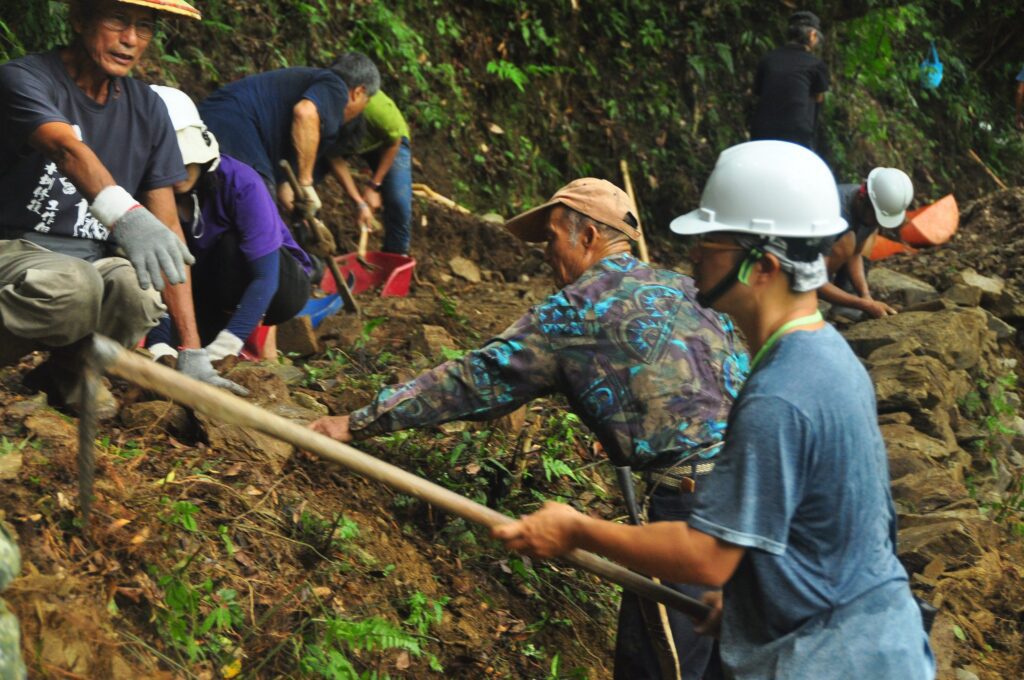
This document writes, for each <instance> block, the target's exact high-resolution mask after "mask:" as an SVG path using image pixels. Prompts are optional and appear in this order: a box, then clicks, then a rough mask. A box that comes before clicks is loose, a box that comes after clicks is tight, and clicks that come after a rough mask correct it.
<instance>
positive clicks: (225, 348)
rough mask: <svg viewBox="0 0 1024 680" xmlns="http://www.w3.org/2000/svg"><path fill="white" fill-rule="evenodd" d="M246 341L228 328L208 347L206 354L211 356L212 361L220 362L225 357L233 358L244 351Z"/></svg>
mask: <svg viewBox="0 0 1024 680" xmlns="http://www.w3.org/2000/svg"><path fill="white" fill-rule="evenodd" d="M243 347H245V341H244V340H242V339H240V338H239V337H238V336H237V335H235V334H234V333H232V332H231V331H229V330H227V329H226V328H225V329H224V330H222V331H221V332H220V333H217V337H216V338H214V339H213V342H211V343H210V344H209V345H207V346H206V353H207V354H209V355H210V361H220V360H221V359H223V358H224V357H233V356H235V355H237V354H238V353H239V352H241V351H242V348H243Z"/></svg>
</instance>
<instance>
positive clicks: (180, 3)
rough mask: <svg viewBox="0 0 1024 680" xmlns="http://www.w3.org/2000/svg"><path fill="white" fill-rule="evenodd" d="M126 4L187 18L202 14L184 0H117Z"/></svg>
mask: <svg viewBox="0 0 1024 680" xmlns="http://www.w3.org/2000/svg"><path fill="white" fill-rule="evenodd" d="M64 1H65V2H71V1H72V0H64ZM117 1H118V2H123V3H125V4H127V5H138V6H140V7H148V8H149V9H155V10H157V11H158V12H168V13H170V14H177V15H178V16H183V17H188V18H189V19H196V20H199V19H202V18H203V15H202V14H201V13H200V11H199V10H197V9H196V8H195V7H193V6H192V5H190V4H188V3H187V2H184V0H117Z"/></svg>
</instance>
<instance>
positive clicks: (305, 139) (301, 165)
mask: <svg viewBox="0 0 1024 680" xmlns="http://www.w3.org/2000/svg"><path fill="white" fill-rule="evenodd" d="M292 145H293V146H294V147H295V162H296V164H297V165H298V168H296V172H297V174H298V179H299V184H302V185H309V184H312V183H313V166H314V165H315V164H316V151H317V148H318V147H319V146H320V112H319V111H317V109H316V104H314V103H313V102H312V101H311V100H309V99H303V100H301V101H300V102H299V103H298V104H296V105H295V106H294V107H293V108H292ZM271 160H273V161H274V162H277V160H278V159H271Z"/></svg>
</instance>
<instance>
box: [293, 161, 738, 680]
mask: <svg viewBox="0 0 1024 680" xmlns="http://www.w3.org/2000/svg"><path fill="white" fill-rule="evenodd" d="M634 210H635V209H634V207H633V204H632V202H631V201H630V200H629V198H628V197H627V196H626V194H625V193H623V192H622V190H620V189H619V188H618V187H616V186H615V185H613V184H611V183H610V182H607V181H605V180H600V179H593V178H585V179H578V180H576V181H574V182H571V183H570V184H568V185H566V186H565V187H563V188H561V189H560V190H559V191H558V192H557V193H556V194H555V195H554V196H553V197H552V198H551V200H550V201H548V202H547V203H545V204H544V205H542V206H540V207H538V208H535V209H533V210H531V211H529V212H526V213H524V214H522V215H520V216H518V217H516V218H515V219H513V220H511V221H510V222H508V224H507V225H506V227H507V228H508V230H509V231H511V232H512V233H513V234H514V235H515V236H517V237H518V238H520V239H522V240H524V241H529V242H547V259H548V262H549V264H550V265H551V268H552V269H553V270H554V273H555V280H556V281H557V283H558V285H560V286H562V289H561V290H559V291H558V292H557V293H555V294H554V295H552V296H550V297H549V298H547V299H546V300H545V301H544V302H543V303H541V304H540V305H538V306H536V307H534V308H532V309H531V310H530V311H528V312H527V313H526V314H524V315H523V316H522V317H521V318H520V319H519V320H518V321H516V322H515V323H513V324H512V325H511V326H510V327H509V328H508V329H506V330H505V331H504V332H503V333H502V334H501V335H499V336H498V337H496V338H494V339H492V340H490V341H489V342H488V343H487V344H485V345H484V346H483V347H481V348H480V349H477V350H474V351H471V352H467V353H466V354H465V356H463V357H462V358H460V359H457V360H454V361H449V362H447V363H444V364H442V365H441V366H438V367H436V368H434V369H432V370H430V371H427V372H426V373H424V374H422V375H420V376H419V377H418V378H415V379H414V380H411V381H409V382H407V383H404V384H402V385H392V386H389V387H386V388H384V390H382V391H381V393H380V394H378V395H377V397H376V399H374V401H373V403H371V404H370V405H369V406H366V407H365V408H362V409H360V410H358V411H356V412H354V413H352V414H351V415H342V416H333V417H326V418H321V419H319V420H317V421H316V422H314V423H313V424H312V425H311V427H312V428H313V429H314V430H317V431H319V432H321V433H323V434H326V435H328V436H331V437H334V438H335V439H338V440H339V441H344V442H347V441H351V440H353V439H356V438H363V437H368V436H372V435H376V434H381V433H384V432H390V431H394V430H401V429H405V428H411V427H427V426H430V425H436V424H439V423H444V422H447V421H451V420H488V419H492V418H496V417H498V416H501V415H503V414H506V413H510V412H511V411H513V410H515V409H516V408H518V407H519V406H521V405H522V404H525V403H526V402H528V401H530V400H531V399H534V398H536V397H541V396H546V395H551V394H557V393H561V394H563V395H565V397H566V398H567V399H568V400H569V404H570V406H571V408H572V410H573V411H574V412H575V413H576V414H577V415H578V416H579V418H580V419H581V420H582V421H583V422H584V423H585V424H586V425H587V427H589V428H590V429H591V430H592V431H593V433H594V435H595V436H596V437H597V439H598V441H599V442H600V444H601V446H602V447H603V448H604V450H605V451H606V452H607V454H608V456H609V457H610V458H611V460H612V461H613V462H614V464H615V465H616V466H618V467H619V468H622V469H625V470H626V471H627V472H628V469H629V468H632V469H634V470H636V471H638V472H641V473H642V474H643V475H644V477H645V480H646V482H647V484H646V495H647V498H646V501H647V505H648V508H649V509H648V516H649V519H650V520H651V521H656V520H659V519H685V518H686V517H687V516H688V515H689V508H690V506H691V505H692V503H693V497H694V494H693V491H694V488H695V487H696V486H697V485H698V484H700V483H701V481H700V480H701V479H702V478H703V476H704V475H706V474H709V473H710V472H711V471H712V470H713V469H714V456H715V454H716V453H717V452H718V450H719V448H720V447H721V444H722V436H723V434H724V431H725V424H726V416H727V414H728V412H729V408H730V406H731V404H732V400H733V398H735V396H736V394H737V393H738V391H739V387H740V384H741V383H742V381H743V379H744V377H745V375H746V371H747V365H748V359H747V356H746V354H745V353H744V351H743V350H742V348H741V345H740V343H739V341H738V340H737V339H736V337H735V336H734V334H733V332H732V326H731V324H730V323H729V322H728V320H727V319H726V318H725V317H723V316H720V315H719V314H717V313H715V312H713V311H710V310H708V309H704V308H702V307H699V306H698V305H697V304H696V302H695V301H694V300H695V298H696V289H695V288H694V284H693V281H692V280H691V279H690V278H689V277H686V276H683V275H681V274H677V273H675V272H671V271H667V270H663V269H653V268H651V267H648V266H647V265H645V264H643V263H642V262H640V261H639V260H637V259H636V258H634V257H633V255H632V254H631V252H630V244H631V241H633V240H635V239H637V238H638V237H639V235H640V233H639V231H638V229H637V219H636V216H635V215H634ZM626 477H627V478H628V475H626ZM631 490H632V489H631V487H629V489H627V491H631ZM678 587H679V588H680V589H681V590H682V591H683V592H686V593H687V594H689V595H691V596H696V597H699V596H700V595H701V594H702V593H703V592H704V590H703V589H700V588H695V587H692V586H678ZM666 624H669V625H670V627H671V630H670V632H671V634H667V633H668V632H667V631H666V629H665V626H666ZM710 654H711V640H710V639H709V638H700V637H699V636H697V635H696V634H695V633H694V630H693V624H692V623H691V622H690V621H689V620H688V619H687V618H686V617H684V616H682V615H677V614H676V613H675V612H666V611H665V610H664V608H662V609H661V611H658V610H657V609H656V608H655V609H651V610H649V611H648V610H646V608H645V606H642V605H641V603H640V601H639V600H638V599H637V598H636V597H635V596H633V595H631V594H629V593H624V594H623V603H622V609H621V612H620V618H619V638H618V643H617V649H616V659H615V666H616V677H617V678H627V677H628V678H634V679H636V678H640V679H642V678H657V679H659V680H660V679H661V678H664V677H679V678H700V677H701V676H702V675H703V674H704V670H705V667H706V666H707V664H708V659H709V656H710Z"/></svg>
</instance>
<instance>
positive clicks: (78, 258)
mask: <svg viewBox="0 0 1024 680" xmlns="http://www.w3.org/2000/svg"><path fill="white" fill-rule="evenodd" d="M151 4H152V3H147V2H135V1H133V0H125V1H124V2H115V1H113V0H101V1H100V2H95V3H79V2H75V3H72V6H71V19H72V25H73V26H74V29H75V36H74V38H73V40H72V42H71V44H70V45H69V46H67V47H64V48H60V49H57V50H54V51H52V52H49V53H45V54H36V55H29V56H26V57H22V58H20V59H16V60H13V61H10V62H7V63H6V64H3V65H0V102H2V104H0V128H2V129H3V130H4V131H5V135H4V136H3V138H2V139H0V319H2V325H0V347H2V350H0V361H3V362H10V361H14V360H17V358H19V357H20V356H22V355H24V354H26V353H28V352H29V351H32V350H35V349H43V350H49V351H50V357H49V359H48V360H47V361H46V362H45V363H44V364H42V365H41V366H40V367H39V368H37V369H36V370H35V371H33V372H32V373H31V374H29V375H28V376H26V384H28V385H29V386H30V387H33V388H38V389H42V390H44V391H46V392H47V394H48V395H49V396H50V399H51V403H55V404H57V405H68V406H71V407H75V405H76V402H77V401H78V399H79V397H80V394H79V381H78V369H79V367H80V360H79V352H80V350H81V348H82V347H83V346H84V345H85V344H87V343H88V342H89V340H90V338H91V336H92V334H93V333H102V334H104V335H109V336H110V337H112V338H113V339H115V340H117V341H118V342H120V343H121V344H123V345H125V346H132V345H134V344H135V343H136V342H138V340H139V339H140V338H141V337H142V336H143V335H144V334H145V332H146V330H147V329H149V328H151V327H153V326H154V325H155V324H156V323H157V321H158V319H159V317H160V315H161V313H162V312H163V311H164V309H165V307H164V303H166V305H167V308H169V309H170V313H171V316H172V318H173V319H174V320H175V322H176V323H177V326H178V328H179V331H180V332H181V337H182V339H183V346H184V349H183V350H182V351H181V353H180V354H179V356H178V368H179V370H181V371H182V372H183V373H186V374H187V375H190V376H192V377H194V378H198V379H201V380H205V381H206V382H209V383H212V384H216V385H220V386H224V387H229V388H235V389H239V388H238V387H237V386H236V385H234V383H230V382H229V381H226V380H224V379H223V378H221V377H220V376H218V375H217V373H216V371H214V369H213V367H212V366H211V364H210V359H209V356H208V355H207V353H206V351H205V350H203V349H202V348H201V347H200V343H199V335H198V333H197V332H196V324H195V313H194V311H193V309H192V296H191V290H190V285H189V282H188V279H187V270H186V266H187V265H188V264H191V263H192V256H191V255H190V254H189V252H188V249H187V248H186V247H185V243H184V238H183V234H182V231H181V227H180V225H179V224H178V216H177V212H176V210H175V205H174V194H173V192H172V190H171V186H172V185H173V184H174V183H175V182H178V181H181V180H183V179H185V169H184V165H183V163H182V161H181V154H180V152H179V151H178V146H177V142H176V139H175V135H174V130H173V128H172V127H171V123H170V119H169V117H168V115H167V111H166V108H165V107H164V105H163V102H161V101H160V99H159V97H157V96H156V94H155V93H153V92H152V91H150V89H149V88H148V87H146V86H145V85H143V84H141V83H139V82H138V81H135V80H133V79H132V78H129V77H128V73H129V72H130V71H131V69H132V68H133V67H134V66H135V64H136V63H137V62H138V60H139V59H140V58H141V56H142V54H143V52H144V51H145V49H146V47H147V46H148V44H149V41H150V39H152V37H153V34H154V32H155V31H156V22H157V12H156V11H155V10H153V9H151V8H150V7H151ZM163 7H164V9H165V11H167V12H175V13H178V14H185V15H189V16H192V17H193V18H198V17H199V13H198V11H196V10H195V9H194V8H192V7H191V6H190V5H188V4H187V3H185V2H182V1H181V0H168V2H166V3H164V4H163ZM122 253H123V255H124V257H119V256H118V255H119V254H122ZM165 280H166V283H167V284H169V285H165ZM153 289H156V290H153ZM158 291H163V295H162V298H163V300H162V302H161V296H160V294H159V293H158ZM99 410H100V413H101V415H111V414H112V412H113V411H115V410H116V404H115V403H114V402H113V398H112V397H111V396H110V395H109V393H108V392H105V391H104V392H103V394H102V399H101V404H100V409H99Z"/></svg>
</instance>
